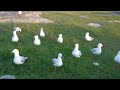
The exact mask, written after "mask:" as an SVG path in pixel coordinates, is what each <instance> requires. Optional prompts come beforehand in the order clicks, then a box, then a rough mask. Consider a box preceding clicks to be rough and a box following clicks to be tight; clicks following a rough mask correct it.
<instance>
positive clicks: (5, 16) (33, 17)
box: [0, 11, 53, 23]
mask: <svg viewBox="0 0 120 90" xmlns="http://www.w3.org/2000/svg"><path fill="white" fill-rule="evenodd" d="M41 15H42V12H40V11H38V12H37V11H36V12H34V11H23V12H22V14H21V15H19V14H18V11H1V12H0V23H5V22H23V23H53V21H51V20H49V19H45V18H42V17H41Z"/></svg>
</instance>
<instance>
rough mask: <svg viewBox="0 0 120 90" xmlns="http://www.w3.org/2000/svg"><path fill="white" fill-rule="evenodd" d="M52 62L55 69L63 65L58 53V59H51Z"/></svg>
mask: <svg viewBox="0 0 120 90" xmlns="http://www.w3.org/2000/svg"><path fill="white" fill-rule="evenodd" d="M52 61H53V65H54V66H55V67H60V66H62V65H63V62H62V54H61V53H59V54H58V58H54V59H52Z"/></svg>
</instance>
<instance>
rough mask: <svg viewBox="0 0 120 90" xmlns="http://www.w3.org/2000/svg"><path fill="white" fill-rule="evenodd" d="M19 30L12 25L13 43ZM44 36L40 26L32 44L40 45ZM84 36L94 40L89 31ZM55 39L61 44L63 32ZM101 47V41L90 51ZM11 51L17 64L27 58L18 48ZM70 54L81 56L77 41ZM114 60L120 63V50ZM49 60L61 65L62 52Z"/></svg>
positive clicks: (97, 52) (97, 53) (99, 49)
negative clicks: (21, 54)
mask: <svg viewBox="0 0 120 90" xmlns="http://www.w3.org/2000/svg"><path fill="white" fill-rule="evenodd" d="M18 14H19V15H21V14H22V12H21V11H19V12H18ZM89 25H90V26H94V24H93V23H90V24H89ZM95 25H96V27H100V26H101V25H98V24H95ZM21 31H22V30H21V29H20V28H19V27H14V28H13V36H12V40H11V41H12V42H13V43H17V42H18V41H19V37H18V35H17V32H21ZM45 36H46V35H45V32H44V30H43V28H41V30H40V33H39V34H38V35H35V36H34V37H33V38H34V41H33V44H34V45H35V46H40V45H41V40H40V38H44V37H45ZM84 38H85V40H86V41H88V42H91V41H94V38H93V37H91V36H90V35H89V32H86V33H85V37H84ZM56 41H57V42H58V43H60V44H62V43H63V41H64V38H63V34H59V35H58V38H57V40H56ZM102 47H103V44H102V43H98V45H97V47H96V48H92V49H91V50H90V51H91V53H93V54H94V55H100V54H101V53H102ZM12 53H14V58H13V62H14V63H15V64H17V65H18V64H23V63H25V61H26V60H27V59H29V58H28V57H26V56H20V54H19V50H18V49H13V51H12ZM71 55H72V56H73V57H75V58H80V57H81V56H82V53H81V51H80V50H79V44H78V43H76V44H75V47H74V49H73V51H72V52H71ZM114 61H116V62H118V63H120V51H118V54H117V55H116V56H115V58H114ZM51 62H52V63H53V65H54V66H55V67H61V66H62V65H63V61H62V53H59V54H58V57H57V58H53V59H52V61H51ZM93 64H94V65H96V66H99V63H97V62H94V63H93Z"/></svg>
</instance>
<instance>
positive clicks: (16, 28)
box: [13, 27, 21, 32]
mask: <svg viewBox="0 0 120 90" xmlns="http://www.w3.org/2000/svg"><path fill="white" fill-rule="evenodd" d="M13 30H14V31H16V32H17V31H19V32H21V28H19V27H14V28H13Z"/></svg>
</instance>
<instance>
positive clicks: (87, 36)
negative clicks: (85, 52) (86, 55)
mask: <svg viewBox="0 0 120 90" xmlns="http://www.w3.org/2000/svg"><path fill="white" fill-rule="evenodd" d="M85 39H86V40H87V41H92V40H93V39H94V38H92V37H91V36H89V32H87V33H86V35H85Z"/></svg>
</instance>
